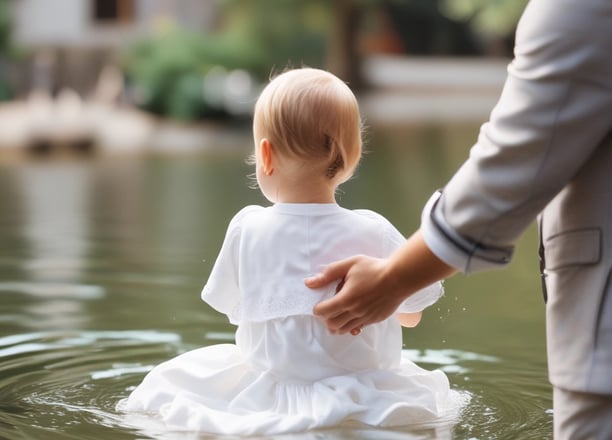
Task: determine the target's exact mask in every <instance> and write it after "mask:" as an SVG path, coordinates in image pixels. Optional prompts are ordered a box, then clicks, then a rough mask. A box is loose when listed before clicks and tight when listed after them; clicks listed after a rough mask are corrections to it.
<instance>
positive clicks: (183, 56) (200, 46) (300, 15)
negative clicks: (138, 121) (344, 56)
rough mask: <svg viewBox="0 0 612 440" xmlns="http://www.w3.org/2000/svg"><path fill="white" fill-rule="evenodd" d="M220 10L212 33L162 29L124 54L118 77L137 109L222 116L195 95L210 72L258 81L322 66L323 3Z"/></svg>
mask: <svg viewBox="0 0 612 440" xmlns="http://www.w3.org/2000/svg"><path fill="white" fill-rule="evenodd" d="M220 10H221V16H222V18H223V20H224V21H223V23H222V26H221V27H220V29H218V30H216V32H215V33H211V34H202V33H190V32H185V31H182V30H180V29H177V28H173V29H166V30H165V32H163V33H160V34H158V35H156V36H154V37H152V38H149V39H147V40H146V41H141V42H140V43H138V44H136V45H135V46H134V47H132V48H131V49H130V50H129V51H128V53H127V57H126V62H125V71H126V74H127V77H128V81H129V83H130V84H131V86H132V88H133V89H134V91H135V93H134V95H135V96H136V97H137V103H138V104H139V105H140V106H141V107H142V108H144V109H145V110H147V111H150V112H153V113H156V114H159V115H164V116H169V117H172V118H177V119H182V120H193V119H199V118H204V117H217V116H222V115H224V109H223V108H220V107H219V106H218V104H216V103H211V102H207V101H206V99H205V96H204V94H203V93H202V87H203V80H204V77H205V76H206V74H207V73H208V72H209V71H210V70H211V69H212V68H214V67H216V66H221V67H223V68H225V69H226V70H233V69H245V70H247V71H249V72H250V73H251V74H252V75H254V76H255V77H256V78H257V79H258V80H260V81H265V80H267V78H268V77H269V76H270V73H271V72H272V71H273V70H282V69H283V68H284V67H286V66H288V65H293V66H297V65H302V64H307V65H310V66H322V65H323V60H324V55H325V41H326V32H327V29H328V24H329V23H330V21H331V6H330V5H329V4H328V3H327V2H325V1H323V0H318V1H312V2H303V1H298V0H282V1H276V0H274V1H273V0H225V1H221V2H220ZM296 54H297V55H296ZM296 57H298V58H296Z"/></svg>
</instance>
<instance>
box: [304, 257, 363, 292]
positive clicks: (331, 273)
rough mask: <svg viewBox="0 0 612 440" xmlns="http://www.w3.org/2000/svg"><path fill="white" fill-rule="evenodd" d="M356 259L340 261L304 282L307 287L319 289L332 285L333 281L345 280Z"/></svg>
mask: <svg viewBox="0 0 612 440" xmlns="http://www.w3.org/2000/svg"><path fill="white" fill-rule="evenodd" d="M354 259H355V257H352V258H347V259H346V260H340V261H337V262H335V263H332V264H330V265H328V266H327V267H326V268H325V269H323V271H322V272H320V273H318V274H316V275H313V276H311V277H308V278H306V279H305V280H304V283H305V284H306V286H308V287H310V288H311V289H318V288H319V287H323V286H326V285H328V284H329V283H331V282H332V281H336V280H340V279H342V278H344V276H345V275H346V273H347V272H348V270H349V269H350V268H351V266H352V265H353V264H354Z"/></svg>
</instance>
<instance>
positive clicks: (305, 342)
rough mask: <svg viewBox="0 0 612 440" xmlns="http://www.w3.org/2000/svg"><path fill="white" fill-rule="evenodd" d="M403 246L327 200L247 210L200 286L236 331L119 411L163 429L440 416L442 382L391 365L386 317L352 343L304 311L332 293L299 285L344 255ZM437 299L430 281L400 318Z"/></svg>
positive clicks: (445, 386) (264, 429) (391, 324)
mask: <svg viewBox="0 0 612 440" xmlns="http://www.w3.org/2000/svg"><path fill="white" fill-rule="evenodd" d="M403 241H404V238H403V236H402V235H401V234H400V233H399V232H398V231H397V230H396V229H395V228H394V227H393V226H392V225H391V224H390V223H389V222H388V221H387V220H386V219H384V218H383V217H382V216H380V215H378V214H376V213H373V212H371V211H365V210H358V211H350V210H346V209H343V208H341V207H339V206H338V205H336V204H321V205H317V204H314V205H313V204H276V205H274V206H272V207H268V208H263V207H259V206H250V207H247V208H245V209H243V210H242V211H240V212H239V213H238V214H237V215H236V216H235V217H234V219H233V220H232V222H231V223H230V226H229V228H228V232H227V234H226V237H225V241H224V243H223V247H222V249H221V252H220V254H219V257H218V259H217V261H216V262H215V265H214V267H213V270H212V272H211V275H210V277H209V280H208V282H207V284H206V286H205V287H204V289H203V291H202V297H203V299H204V300H205V301H206V302H207V303H208V304H210V305H211V306H212V307H214V308H215V309H217V310H218V311H220V312H222V313H225V314H226V315H227V316H228V318H229V320H230V322H232V323H234V324H236V325H237V326H238V328H237V330H236V344H219V345H212V346H208V347H203V348H199V349H196V350H193V351H190V352H187V353H184V354H182V355H179V356H177V357H175V358H173V359H171V360H169V361H166V362H164V363H162V364H160V365H158V366H157V367H155V368H154V369H153V370H152V371H151V372H149V373H148V375H147V376H146V377H145V378H144V380H143V382H142V383H141V384H140V385H139V386H138V387H137V388H136V389H135V390H134V391H133V392H132V393H131V394H130V396H129V397H128V398H127V399H124V400H123V401H121V402H120V404H119V405H118V408H119V409H120V410H123V411H127V412H145V413H153V414H155V416H156V417H157V418H160V419H161V420H162V421H163V423H164V425H165V427H166V428H167V429H169V430H182V431H184V430H188V431H200V432H208V433H216V434H230V435H274V434H283V433H290V432H299V431H304V430H309V429H315V428H326V427H334V426H338V425H341V424H344V423H355V422H357V423H363V424H366V425H372V426H381V427H392V426H394V427H395V426H405V425H413V424H424V423H425V424H426V423H430V422H435V421H436V420H437V419H438V418H439V417H441V416H442V415H448V414H447V411H448V408H450V406H451V405H450V400H451V396H450V394H451V392H450V390H449V382H448V379H447V377H446V375H445V374H444V373H443V372H441V371H439V370H435V371H427V370H424V369H422V368H420V367H419V366H417V365H415V364H414V363H413V362H410V361H408V360H405V359H402V357H401V349H402V330H401V326H400V324H399V322H398V320H397V318H396V317H395V316H393V317H391V318H389V319H387V320H385V321H383V322H380V323H377V324H373V325H370V326H367V327H365V328H364V329H363V331H362V333H361V334H360V335H359V336H352V335H332V334H330V333H329V331H328V330H327V329H326V328H325V326H324V325H323V323H322V322H321V321H319V320H318V319H317V318H315V317H314V316H313V315H312V308H313V306H314V305H315V304H316V303H317V302H319V301H321V300H322V299H324V298H327V297H329V296H331V295H333V294H334V293H335V286H329V287H327V288H325V289H319V290H317V291H313V290H311V289H308V288H306V287H305V286H304V283H303V280H304V278H306V277H307V276H309V275H311V274H314V273H316V272H317V271H318V270H319V269H320V268H321V267H323V266H324V265H326V264H328V263H329V262H332V261H335V260H337V259H339V258H345V257H347V256H351V255H354V254H366V255H371V256H374V257H385V256H387V255H389V254H390V253H391V252H392V251H393V250H394V249H395V248H397V247H398V246H399V245H400V244H401V243H402V242H403ZM441 293H442V288H441V285H440V284H439V283H436V284H434V285H432V286H430V287H428V288H426V289H423V290H422V291H420V292H417V293H416V294H414V295H412V296H411V297H410V298H409V299H408V300H406V301H405V302H404V304H402V306H401V307H400V309H399V311H402V312H416V311H420V310H423V309H424V308H425V307H427V306H429V305H431V304H432V303H434V302H435V301H436V300H437V299H438V298H439V296H440V295H441Z"/></svg>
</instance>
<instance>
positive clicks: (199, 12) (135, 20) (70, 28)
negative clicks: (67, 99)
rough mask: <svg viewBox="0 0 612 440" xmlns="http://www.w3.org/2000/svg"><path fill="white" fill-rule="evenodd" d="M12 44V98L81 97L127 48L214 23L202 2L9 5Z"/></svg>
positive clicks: (62, 0)
mask: <svg viewBox="0 0 612 440" xmlns="http://www.w3.org/2000/svg"><path fill="white" fill-rule="evenodd" d="M9 2H10V8H11V13H12V21H13V38H14V42H15V43H16V45H17V46H18V47H20V48H22V49H24V50H25V53H26V54H27V56H26V62H25V63H23V65H21V66H20V67H19V68H18V69H19V72H17V73H14V74H13V79H14V82H15V83H16V84H15V86H16V89H17V94H23V93H24V92H27V91H29V90H31V89H32V88H44V89H47V90H49V91H51V92H52V93H55V92H57V91H58V90H61V89H63V88H66V87H69V88H72V89H75V90H76V91H77V92H79V93H80V94H81V95H83V94H86V93H88V92H89V91H91V90H92V88H93V87H94V85H95V83H96V81H97V79H98V76H99V73H100V72H101V70H102V68H103V67H104V66H105V65H108V64H111V65H112V64H116V63H117V62H118V60H119V58H120V54H121V52H122V50H123V49H125V48H126V47H127V46H128V45H129V44H130V43H131V42H133V41H135V40H137V39H139V38H142V37H145V36H147V35H148V34H150V33H152V32H155V31H156V30H159V28H163V27H164V26H171V25H176V26H179V27H181V28H182V29H191V30H206V29H209V28H210V27H211V26H213V24H214V21H215V19H216V3H217V2H215V1H206V0H52V1H50V0H18V1H17V0H9Z"/></svg>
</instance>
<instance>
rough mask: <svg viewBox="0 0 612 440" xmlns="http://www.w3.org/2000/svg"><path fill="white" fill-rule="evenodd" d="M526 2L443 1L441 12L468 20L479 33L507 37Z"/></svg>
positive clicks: (509, 0)
mask: <svg viewBox="0 0 612 440" xmlns="http://www.w3.org/2000/svg"><path fill="white" fill-rule="evenodd" d="M527 1H528V0H443V1H442V3H441V9H442V11H443V12H444V13H445V14H446V15H448V16H450V17H453V18H456V19H460V20H469V22H470V25H471V27H472V28H473V29H474V30H475V31H476V32H479V33H484V34H489V35H495V36H502V37H504V36H507V35H509V34H512V33H514V28H515V27H516V24H517V22H518V19H519V17H520V16H521V14H522V12H523V9H525V6H526V5H527Z"/></svg>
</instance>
